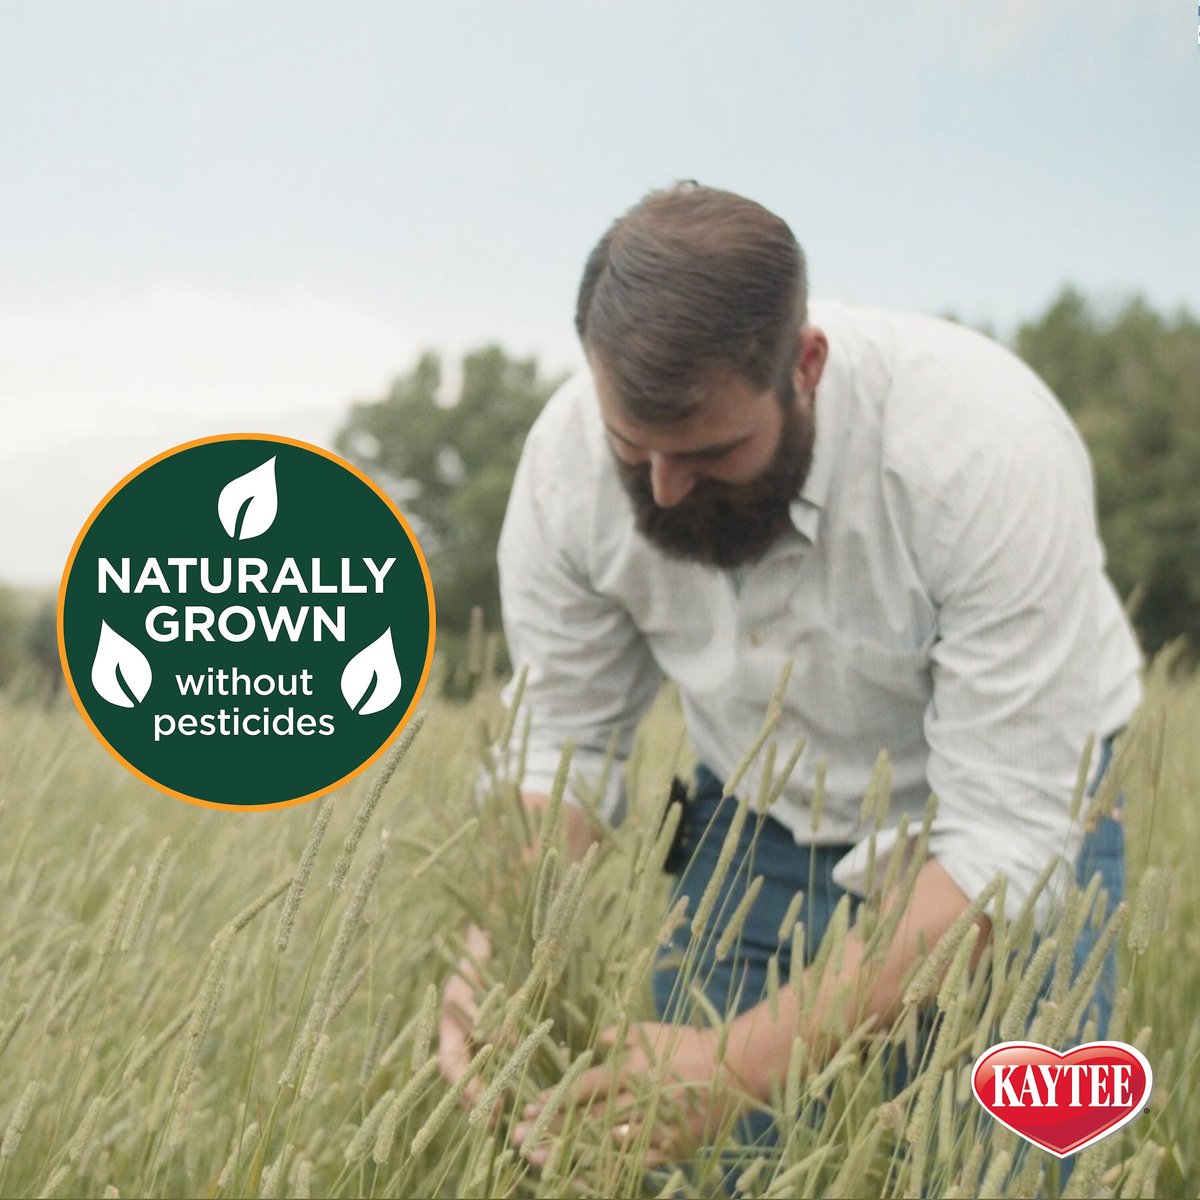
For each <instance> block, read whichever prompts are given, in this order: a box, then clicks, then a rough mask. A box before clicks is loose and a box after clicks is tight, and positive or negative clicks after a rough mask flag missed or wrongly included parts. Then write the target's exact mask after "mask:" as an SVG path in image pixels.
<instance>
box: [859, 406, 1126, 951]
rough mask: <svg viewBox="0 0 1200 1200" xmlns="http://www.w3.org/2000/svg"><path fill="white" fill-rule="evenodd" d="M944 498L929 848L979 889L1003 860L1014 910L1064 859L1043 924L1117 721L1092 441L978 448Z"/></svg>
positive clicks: (1056, 898) (1041, 906) (1039, 436)
mask: <svg viewBox="0 0 1200 1200" xmlns="http://www.w3.org/2000/svg"><path fill="white" fill-rule="evenodd" d="M939 510H940V512H939V515H938V517H937V518H935V519H934V521H935V528H936V534H935V535H934V538H933V542H932V545H933V557H934V558H935V559H936V562H937V568H936V570H935V571H934V572H933V580H932V589H931V592H932V594H933V598H934V600H935V603H936V605H937V610H938V618H937V632H936V637H935V640H934V643H933V646H932V649H931V652H930V653H931V664H930V669H931V675H932V683H933V688H932V699H931V701H930V703H929V705H928V707H927V709H926V714H925V736H926V742H927V744H928V747H929V759H928V766H927V775H928V781H929V785H930V788H931V789H932V791H933V792H934V794H935V795H936V797H937V812H936V816H935V819H934V822H933V826H932V828H931V836H930V853H931V855H932V856H933V857H934V858H936V859H937V860H938V862H939V863H940V864H941V865H942V867H943V868H944V869H945V870H946V872H947V873H948V874H949V875H950V877H951V878H952V879H953V880H954V882H955V883H956V884H958V886H959V887H960V888H961V889H962V890H963V892H964V893H966V895H967V896H968V897H969V898H972V899H973V898H974V897H976V896H977V895H978V894H979V893H980V892H981V891H982V890H983V889H984V888H985V887H986V885H987V884H988V883H989V882H990V881H991V879H992V878H993V877H994V876H995V875H996V874H997V872H1002V873H1003V874H1004V875H1005V876H1006V877H1007V889H1006V910H1007V912H1008V914H1009V915H1010V916H1015V915H1016V913H1017V912H1018V911H1019V909H1020V907H1021V906H1022V905H1023V904H1024V903H1025V902H1026V900H1027V899H1028V898H1029V896H1030V895H1031V893H1032V891H1033V888H1034V886H1035V885H1036V882H1037V880H1038V878H1039V876H1040V875H1041V873H1042V872H1043V871H1044V870H1045V869H1046V868H1047V866H1048V865H1050V864H1051V863H1052V862H1053V863H1055V864H1056V866H1055V868H1054V872H1053V874H1052V876H1051V878H1050V881H1049V884H1048V885H1047V887H1045V888H1044V889H1043V890H1042V892H1041V893H1040V894H1039V896H1038V898H1037V900H1036V902H1035V907H1034V919H1035V923H1036V925H1037V927H1038V928H1039V929H1044V928H1045V927H1046V925H1047V924H1048V921H1049V919H1050V916H1051V914H1052V912H1053V911H1054V909H1055V907H1056V906H1057V905H1058V903H1060V902H1061V899H1062V897H1063V895H1064V893H1065V891H1066V889H1067V888H1068V887H1069V886H1070V883H1071V880H1072V878H1073V872H1072V870H1071V865H1072V864H1073V863H1074V861H1075V857H1076V854H1077V853H1078V849H1079V844H1080V840H1081V837H1082V832H1081V829H1080V824H1079V822H1078V821H1076V822H1074V823H1072V821H1071V819H1070V807H1071V797H1072V794H1073V792H1074V787H1075V781H1076V778H1077V776H1078V771H1079V764H1080V760H1081V757H1082V754H1083V750H1084V747H1085V745H1086V743H1087V738H1088V735H1089V733H1093V732H1095V733H1097V734H1099V733H1103V732H1107V731H1103V730H1098V729H1097V728H1096V723H1097V717H1098V690H1099V688H1098V674H1097V661H1098V652H1099V646H1098V642H1099V633H1098V625H1099V623H1098V618H1097V584H1098V578H1099V572H1100V569H1101V563H1100V555H1101V552H1100V545H1099V540H1098V537H1097V535H1096V530H1095V518H1094V509H1093V500H1092V485H1091V472H1090V467H1089V465H1088V462H1087V457H1086V452H1085V451H1084V450H1083V448H1082V446H1081V445H1080V444H1079V443H1078V442H1077V441H1076V440H1075V439H1073V438H1072V436H1071V435H1070V434H1069V433H1068V432H1067V431H1065V430H1063V429H1061V428H1059V427H1056V426H1050V427H1046V426H1042V427H1039V428H1036V429H1034V430H1031V431H1027V432H1026V433H1025V434H1024V436H1016V437H1005V438H1003V439H1002V444H1001V445H999V446H994V447H993V452H992V453H990V454H988V455H986V456H981V455H976V456H974V461H973V462H972V464H971V469H970V470H964V471H963V472H962V473H961V474H960V475H958V476H957V477H956V479H955V481H954V482H953V484H952V485H951V486H950V487H949V488H948V489H947V490H946V491H945V492H944V493H943V495H942V496H941V498H940V504H939ZM893 840H894V835H893V837H891V838H885V842H891V841H893ZM884 848H885V846H884V845H883V844H880V845H879V846H878V847H877V850H878V851H883V850H884ZM863 856H864V847H856V849H855V852H852V855H851V856H848V858H853V859H856V860H859V859H861V858H862V857H863ZM879 858H880V859H882V854H880V856H879ZM846 861H847V866H846V868H845V869H844V870H843V876H844V877H845V878H847V880H848V881H849V880H851V879H852V875H853V872H852V871H851V870H850V863H849V861H848V860H846ZM844 886H850V883H849V882H848V883H847V884H846V885H844ZM855 890H858V889H855Z"/></svg>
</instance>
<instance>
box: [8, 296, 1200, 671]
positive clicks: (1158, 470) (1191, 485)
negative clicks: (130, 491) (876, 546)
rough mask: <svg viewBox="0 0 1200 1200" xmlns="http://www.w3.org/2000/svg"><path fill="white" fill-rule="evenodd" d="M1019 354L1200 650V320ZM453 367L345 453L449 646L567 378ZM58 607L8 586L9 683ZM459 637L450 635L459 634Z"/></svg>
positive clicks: (1087, 307)
mask: <svg viewBox="0 0 1200 1200" xmlns="http://www.w3.org/2000/svg"><path fill="white" fill-rule="evenodd" d="M1011 344H1012V348H1013V349H1014V350H1015V351H1016V352H1017V353H1018V354H1019V355H1020V356H1021V357H1022V358H1023V359H1024V360H1025V361H1026V362H1027V363H1029V365H1030V366H1032V367H1033V368H1034V370H1036V371H1037V372H1038V373H1039V374H1040V375H1041V376H1042V378H1043V379H1045V381H1046V382H1047V383H1048V384H1049V386H1050V387H1051V388H1052V389H1053V391H1054V392H1055V393H1056V394H1057V395H1058V397H1059V398H1060V399H1061V400H1062V402H1063V403H1064V405H1065V406H1066V408H1067V409H1068V411H1069V412H1070V413H1071V415H1072V417H1073V418H1074V420H1075V422H1076V424H1077V425H1078V426H1079V429H1080V431H1081V433H1082V434H1083V437H1084V440H1085V441H1086V442H1087V445H1088V448H1089V450H1090V452H1091V456H1092V462H1093V465H1094V468H1095V475H1096V492H1097V506H1098V516H1099V521H1100V529H1101V534H1102V536H1103V539H1104V543H1105V546H1106V548H1107V552H1108V569H1109V572H1110V574H1111V575H1112V578H1113V581H1114V582H1115V584H1116V586H1117V589H1118V591H1119V592H1120V593H1121V595H1122V596H1124V597H1125V598H1126V599H1127V601H1128V603H1129V606H1130V609H1131V611H1132V612H1133V615H1134V622H1135V624H1136V626H1137V629H1138V632H1139V634H1140V636H1141V638H1142V642H1143V646H1144V647H1145V649H1146V651H1147V652H1148V653H1150V654H1152V653H1154V652H1155V651H1156V650H1158V649H1159V648H1160V647H1162V646H1163V645H1164V644H1165V643H1167V642H1168V641H1171V640H1174V639H1176V638H1185V639H1187V641H1188V643H1189V645H1190V646H1191V647H1192V648H1193V649H1194V648H1195V647H1197V646H1200V322H1198V321H1197V320H1196V319H1195V318H1194V317H1193V316H1192V315H1191V314H1190V313H1188V312H1186V311H1182V310H1181V311H1179V312H1177V313H1174V314H1172V315H1164V314H1162V313H1159V312H1156V311H1155V310H1154V309H1152V308H1151V307H1150V306H1149V305H1148V304H1147V303H1146V302H1145V301H1144V300H1142V299H1141V298H1134V299H1131V300H1128V301H1126V302H1125V303H1123V304H1122V305H1120V306H1116V307H1109V308H1105V307H1103V306H1101V305H1099V304H1097V303H1095V302H1092V301H1089V300H1088V299H1086V298H1085V297H1084V296H1082V295H1081V294H1080V293H1079V292H1077V291H1075V290H1074V289H1071V288H1068V289H1066V290H1064V291H1063V292H1062V293H1061V294H1060V295H1059V296H1058V297H1057V298H1056V299H1055V300H1054V302H1053V303H1052V304H1051V305H1050V306H1049V307H1048V308H1047V310H1046V311H1045V312H1044V313H1043V314H1042V315H1041V316H1040V317H1038V318H1037V319H1036V320H1033V321H1029V322H1026V323H1024V324H1022V325H1021V326H1020V327H1019V328H1018V329H1017V331H1016V334H1015V335H1014V337H1013V339H1012V343H1011ZM448 374H449V370H448V367H447V365H446V364H445V363H444V362H443V360H442V358H441V356H439V355H438V354H436V353H434V352H432V351H430V352H426V353H425V354H423V355H421V357H420V358H419V360H418V361H417V363H416V364H415V365H414V366H413V368H412V369H411V370H410V371H408V372H407V373H405V374H403V375H400V376H399V377H397V378H396V379H395V381H394V382H393V383H392V385H391V386H390V387H389V388H388V390H387V392H386V393H385V394H384V395H382V396H379V397H377V398H375V399H371V400H368V401H364V402H360V403H356V404H354V405H352V406H351V408H350V410H349V412H348V413H347V415H346V417H345V419H344V421H343V423H342V425H341V428H340V429H339V431H338V433H337V435H336V439H335V448H336V449H337V450H338V451H339V452H340V453H342V454H344V455H345V456H346V457H347V458H349V459H350V460H352V461H353V462H355V463H356V464H357V465H359V466H360V467H362V469H363V470H365V471H366V472H367V473H368V474H369V475H370V476H372V478H374V479H375V480H376V481H377V482H379V483H380V484H381V485H382V486H383V487H385V488H386V489H387V490H388V491H389V492H390V494H392V495H393V496H394V497H395V499H396V501H397V503H398V504H399V506H400V508H401V509H402V510H403V511H404V513H405V515H406V516H407V517H408V518H409V520H410V522H411V523H412V525H413V527H414V529H415V531H416V532H417V535H418V537H419V539H420V541H421V545H422V547H423V549H424V551H425V554H426V557H427V559H428V561H429V568H430V574H431V576H432V578H433V583H434V594H435V596H436V599H437V606H438V632H439V639H443V638H445V640H446V643H447V644H448V645H450V646H454V645H456V644H457V643H456V635H458V634H463V633H465V631H466V630H467V628H468V626H469V623H470V621H471V612H472V609H474V608H477V607H478V608H480V609H482V611H483V618H484V622H485V624H486V625H487V626H488V627H489V628H492V629H495V628H496V627H497V626H498V624H499V619H500V599H499V589H498V579H497V571H496V561H495V559H496V543H497V540H498V538H499V534H500V525H501V522H502V520H503V518H504V508H505V503H506V501H507V498H508V491H509V487H510V485H511V483H512V478H513V473H514V471H515V470H516V465H517V460H518V458H519V456H520V453H521V446H522V444H523V442H524V440H525V435H526V433H527V432H528V430H529V427H530V425H531V424H532V423H533V421H534V418H535V417H536V416H537V414H538V413H539V412H540V410H541V408H542V406H543V405H544V404H545V402H546V400H547V399H548V398H549V396H550V395H551V393H552V392H553V391H554V389H555V388H556V387H557V386H558V384H559V383H560V382H561V377H555V376H552V375H548V374H546V373H545V372H544V371H543V370H542V368H541V367H540V366H539V364H538V362H537V361H536V359H532V358H513V357H510V356H509V355H508V354H507V353H505V351H504V350H503V349H502V348H501V347H499V346H494V345H493V346H487V347H484V348H482V349H478V350H475V351H473V352H472V353H469V354H467V355H466V356H465V357H464V359H463V360H462V362H461V364H460V369H459V370H458V371H457V372H456V373H455V376H456V378H455V382H454V386H453V388H452V389H450V390H451V392H452V394H451V395H450V396H447V395H446V391H447V387H446V381H447V376H448ZM53 624H54V622H53V603H52V601H49V600H42V601H41V602H40V603H37V604H31V603H29V602H28V601H27V600H22V598H20V597H18V596H17V594H16V593H15V592H13V591H12V590H11V589H5V588H3V587H0V685H2V684H3V683H5V682H6V681H7V680H8V679H10V678H12V677H13V676H14V675H17V674H19V673H21V672H23V671H24V672H25V673H27V674H28V673H29V672H30V671H32V672H34V673H45V674H47V675H50V676H53V675H55V674H56V673H57V654H56V649H55V645H54V635H53ZM446 635H449V636H448V637H447V636H446Z"/></svg>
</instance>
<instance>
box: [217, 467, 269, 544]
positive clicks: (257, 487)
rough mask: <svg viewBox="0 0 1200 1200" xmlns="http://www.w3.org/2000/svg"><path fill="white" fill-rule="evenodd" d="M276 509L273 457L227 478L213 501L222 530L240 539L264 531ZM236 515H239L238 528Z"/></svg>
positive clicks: (267, 527) (255, 535)
mask: <svg viewBox="0 0 1200 1200" xmlns="http://www.w3.org/2000/svg"><path fill="white" fill-rule="evenodd" d="M278 511H279V494H278V493H277V492H276V490H275V458H274V456H272V457H271V458H268V459H267V461H266V462H265V463H263V464H262V466H261V467H255V468H254V470H253V471H247V472H246V474H245V475H239V476H238V477H237V478H236V479H231V480H230V481H229V482H228V483H227V484H226V485H225V486H224V487H223V488H222V489H221V495H220V497H219V498H218V500H217V516H219V517H220V518H221V524H222V525H224V526H225V532H226V533H227V534H229V536H230V537H236V538H238V539H239V540H241V541H245V540H246V538H252V537H258V535H259V534H260V533H266V532H267V530H268V529H270V528H271V522H272V521H274V520H275V514H276V513H277V512H278ZM243 513H244V515H243ZM238 517H241V518H242V522H241V528H240V529H239V528H238Z"/></svg>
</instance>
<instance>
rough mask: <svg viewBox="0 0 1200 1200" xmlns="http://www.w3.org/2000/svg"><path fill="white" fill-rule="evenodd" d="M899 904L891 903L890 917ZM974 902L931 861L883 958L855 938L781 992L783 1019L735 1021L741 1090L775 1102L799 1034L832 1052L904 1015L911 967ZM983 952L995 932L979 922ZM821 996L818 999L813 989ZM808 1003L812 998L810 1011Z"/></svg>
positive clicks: (748, 1015) (731, 1053)
mask: <svg viewBox="0 0 1200 1200" xmlns="http://www.w3.org/2000/svg"><path fill="white" fill-rule="evenodd" d="M896 902H897V899H896V897H894V896H893V897H890V898H889V900H888V902H886V903H885V905H884V908H885V911H886V910H888V909H890V908H891V907H892V906H893V905H894V904H895V903H896ZM969 904H970V901H969V900H968V898H967V896H966V895H964V894H963V892H962V890H961V889H960V888H959V887H958V885H957V884H956V883H955V882H954V880H953V879H951V878H950V876H949V875H948V874H947V873H946V871H945V869H944V868H943V867H942V866H941V865H940V864H939V863H938V862H937V860H936V859H930V860H928V861H927V862H926V863H925V864H924V866H923V867H922V868H921V871H920V873H919V874H918V876H917V881H916V885H915V887H914V889H913V893H912V896H911V899H910V901H909V904H908V908H907V910H906V912H905V915H904V916H903V917H902V919H901V921H900V924H899V927H898V928H897V930H896V934H895V936H894V937H893V939H892V942H891V945H890V946H889V947H888V948H887V950H886V952H885V953H884V954H883V956H882V958H881V959H880V958H878V957H873V958H872V960H871V961H865V959H866V948H865V946H864V944H863V941H862V939H861V937H860V936H859V935H858V934H856V933H855V932H853V931H852V932H851V933H850V934H849V935H848V936H847V938H846V942H845V950H844V954H843V956H842V958H841V961H840V963H839V962H835V961H831V962H829V963H828V964H827V965H826V968H825V971H824V975H823V978H822V979H820V980H813V979H811V978H810V976H809V973H808V972H807V971H805V973H804V975H803V977H802V981H801V985H800V988H799V989H798V988H797V987H796V986H795V985H794V984H789V985H788V986H786V987H783V988H781V989H780V991H779V1007H778V1014H779V1015H778V1019H774V1020H773V1019H772V1018H771V1014H770V1009H769V1006H768V1003H767V1002H766V1001H763V1002H762V1003H761V1004H758V1005H756V1006H755V1007H754V1008H752V1009H748V1010H747V1011H746V1012H745V1013H743V1014H742V1015H741V1016H739V1017H737V1018H736V1019H735V1021H734V1023H733V1027H732V1029H731V1030H730V1035H729V1040H728V1043H727V1051H726V1059H725V1061H726V1065H727V1066H728V1068H729V1069H730V1070H731V1071H732V1072H733V1073H734V1074H735V1075H736V1076H737V1077H738V1079H739V1081H740V1082H741V1084H742V1085H743V1086H744V1087H745V1088H746V1089H747V1091H749V1092H751V1093H752V1094H753V1095H755V1096H758V1097H759V1098H761V1099H764V1100H765V1099H767V1098H768V1097H769V1096H770V1092H771V1085H772V1083H773V1082H774V1081H776V1080H777V1079H779V1078H780V1077H781V1076H782V1074H783V1072H784V1070H785V1069H786V1064H787V1062H788V1059H789V1057H790V1055H791V1049H792V1043H793V1041H794V1040H795V1038H796V1037H797V1036H800V1037H802V1038H803V1039H804V1040H805V1042H806V1043H807V1044H808V1045H809V1046H813V1047H821V1048H823V1049H825V1051H826V1052H829V1051H832V1050H833V1049H834V1048H835V1047H836V1045H837V1044H838V1042H839V1041H840V1040H841V1039H842V1038H843V1037H845V1035H846V1034H847V1033H849V1032H850V1030H851V1029H852V1028H853V1027H854V1026H855V1025H856V1024H858V1023H859V1022H860V1021H863V1020H865V1019H866V1018H868V1017H872V1016H873V1017H875V1019H876V1022H877V1024H880V1025H887V1024H890V1023H891V1022H892V1021H893V1020H894V1019H895V1018H896V1017H897V1016H898V1015H899V1013H900V1009H901V993H902V984H903V981H904V979H905V977H906V976H907V974H908V972H909V971H910V970H911V968H912V967H913V965H914V964H915V963H916V962H917V961H918V960H919V959H920V958H921V957H922V956H923V954H924V953H925V952H927V951H928V950H932V948H933V946H934V945H935V944H936V943H937V942H938V941H939V940H940V939H941V938H942V937H943V936H944V935H945V934H946V932H947V931H948V930H949V929H950V926H951V925H953V924H954V922H955V920H956V919H957V918H958V917H959V916H961V915H962V913H963V912H964V910H965V909H966V908H967V907H968V906H969ZM980 923H981V926H982V928H981V933H982V934H983V935H984V936H983V937H981V938H980V939H979V943H978V944H979V946H980V947H981V946H982V944H983V941H984V938H985V937H986V934H987V933H988V931H989V930H990V922H989V921H988V919H987V918H986V917H981V918H980ZM813 988H816V989H817V991H816V995H815V996H812V991H811V990H812V989H813ZM805 997H810V1001H809V1005H808V1011H807V1013H806V1012H805V1007H806V1006H805Z"/></svg>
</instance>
